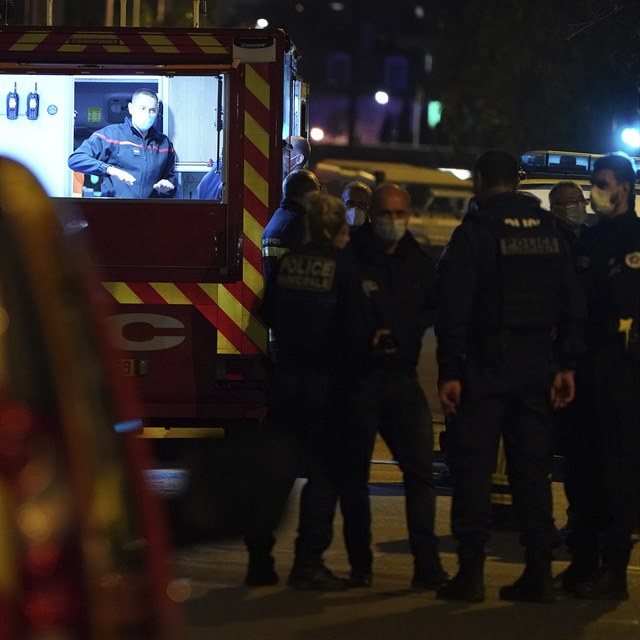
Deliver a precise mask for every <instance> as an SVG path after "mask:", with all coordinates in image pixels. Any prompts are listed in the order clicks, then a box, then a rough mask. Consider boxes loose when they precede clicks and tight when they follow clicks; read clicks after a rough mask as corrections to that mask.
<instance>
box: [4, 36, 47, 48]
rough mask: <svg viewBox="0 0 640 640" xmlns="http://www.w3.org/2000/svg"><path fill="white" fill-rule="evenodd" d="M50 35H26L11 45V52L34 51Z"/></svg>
mask: <svg viewBox="0 0 640 640" xmlns="http://www.w3.org/2000/svg"><path fill="white" fill-rule="evenodd" d="M48 35H49V34H48V33H25V34H24V35H21V36H20V37H19V38H18V40H17V41H16V42H14V43H13V44H12V45H11V47H10V48H9V51H34V50H35V49H37V47H38V45H39V44H40V43H41V42H42V41H43V40H44V39H45V38H46V37H47V36H48Z"/></svg>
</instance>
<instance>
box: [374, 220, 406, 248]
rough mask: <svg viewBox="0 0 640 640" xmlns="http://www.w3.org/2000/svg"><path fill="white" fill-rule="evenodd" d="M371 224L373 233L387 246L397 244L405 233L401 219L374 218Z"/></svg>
mask: <svg viewBox="0 0 640 640" xmlns="http://www.w3.org/2000/svg"><path fill="white" fill-rule="evenodd" d="M372 224H373V231H374V233H375V234H376V235H377V236H378V237H379V238H381V239H382V240H385V241H386V242H388V243H389V244H393V243H394V242H398V240H400V238H402V236H403V235H404V234H405V233H406V232H407V225H406V222H405V221H404V220H402V219H397V220H392V219H391V218H374V220H373V222H372Z"/></svg>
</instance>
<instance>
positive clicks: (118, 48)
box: [104, 44, 131, 53]
mask: <svg viewBox="0 0 640 640" xmlns="http://www.w3.org/2000/svg"><path fill="white" fill-rule="evenodd" d="M104 50H105V51H108V52H109V53H131V49H129V47H127V45H124V44H114V45H110V44H105V45H104Z"/></svg>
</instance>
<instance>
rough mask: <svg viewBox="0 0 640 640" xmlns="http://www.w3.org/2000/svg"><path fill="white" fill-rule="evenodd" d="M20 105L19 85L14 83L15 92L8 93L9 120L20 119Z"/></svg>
mask: <svg viewBox="0 0 640 640" xmlns="http://www.w3.org/2000/svg"><path fill="white" fill-rule="evenodd" d="M19 105H20V98H19V96H18V83H17V82H14V83H13V91H9V93H7V120H17V119H18V106H19Z"/></svg>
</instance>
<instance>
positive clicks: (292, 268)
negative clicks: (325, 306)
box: [277, 254, 336, 293]
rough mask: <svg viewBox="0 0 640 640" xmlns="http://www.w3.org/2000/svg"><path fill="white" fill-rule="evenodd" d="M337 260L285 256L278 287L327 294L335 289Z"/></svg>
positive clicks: (281, 263)
mask: <svg viewBox="0 0 640 640" xmlns="http://www.w3.org/2000/svg"><path fill="white" fill-rule="evenodd" d="M335 271H336V263H335V260H332V259H330V258H322V257H319V256H304V255H292V254H287V255H285V256H284V257H283V258H282V260H281V261H280V266H279V269H278V280H277V282H278V287H281V288H283V289H294V290H297V291H311V292H317V293H323V292H324V293H326V292H329V291H331V288H332V287H333V277H334V275H335Z"/></svg>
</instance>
